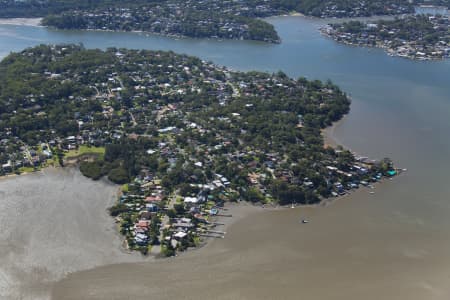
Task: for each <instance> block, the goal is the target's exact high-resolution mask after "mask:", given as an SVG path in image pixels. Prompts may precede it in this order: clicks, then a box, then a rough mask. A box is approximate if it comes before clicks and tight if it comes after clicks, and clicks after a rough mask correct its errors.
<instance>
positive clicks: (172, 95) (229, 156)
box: [0, 45, 397, 256]
mask: <svg viewBox="0 0 450 300" xmlns="http://www.w3.org/2000/svg"><path fill="white" fill-rule="evenodd" d="M349 106H350V101H349V99H348V98H347V96H346V95H345V93H343V92H342V91H341V90H340V89H339V88H338V87H337V86H335V85H333V84H332V83H331V82H325V83H324V82H320V81H317V80H315V81H308V80H306V79H304V78H299V79H292V78H289V77H288V76H286V75H285V74H284V73H282V72H278V73H275V74H268V73H261V72H247V73H243V72H235V71H231V70H229V69H227V68H224V67H220V66H217V65H214V64H213V63H211V62H206V61H202V60H200V59H198V58H195V57H191V56H187V55H178V54H175V53H173V52H162V51H146V50H141V51H138V50H126V49H115V48H111V49H108V50H106V51H101V50H87V49H84V48H83V47H82V46H80V45H58V46H46V45H41V46H37V47H34V48H29V49H26V50H24V51H22V52H20V53H13V54H10V55H9V56H8V57H6V58H5V59H4V60H3V61H2V62H0V114H1V119H0V153H1V154H0V162H1V165H0V166H1V168H0V173H1V174H10V173H20V172H21V171H23V170H24V168H26V169H37V168H40V167H42V166H45V165H46V164H49V163H50V162H52V161H53V163H54V164H61V165H63V164H64V162H65V161H67V159H68V158H73V157H75V156H77V159H78V161H80V162H81V163H80V170H81V172H82V173H83V174H84V175H85V176H88V177H90V178H93V179H99V178H101V177H103V176H107V177H108V178H109V179H110V180H111V181H113V182H115V183H118V184H122V185H123V186H122V192H123V193H122V195H121V197H120V199H119V201H118V203H117V204H116V205H115V206H113V207H111V208H110V213H111V215H112V216H114V217H115V218H116V220H117V222H118V226H119V227H120V231H121V233H122V234H124V236H125V237H126V241H127V246H128V248H129V249H135V250H140V251H142V252H143V253H147V252H148V251H149V250H151V249H152V247H154V246H158V247H160V249H161V250H160V251H161V253H162V254H164V255H168V256H170V255H174V254H175V253H176V251H182V250H184V249H186V248H188V247H193V246H195V245H198V243H199V242H200V240H201V238H202V237H205V236H211V235H217V234H219V235H220V234H222V233H221V232H220V231H216V230H213V229H212V228H213V227H214V225H215V223H214V221H213V220H212V219H211V217H213V216H215V215H218V214H219V213H220V209H221V207H222V206H223V204H224V203H225V202H229V201H240V200H244V201H250V202H259V203H267V204H279V205H293V204H314V203H318V202H320V201H321V200H322V199H326V198H329V197H334V196H338V195H342V194H345V193H348V192H350V191H351V190H352V189H356V188H358V187H360V186H369V185H370V184H371V183H372V182H376V181H379V180H381V179H382V178H383V177H385V176H388V177H390V176H394V175H395V174H396V173H397V171H396V170H395V169H394V168H393V165H392V162H391V161H390V160H389V159H383V160H382V161H373V160H369V159H367V158H363V157H355V156H354V155H353V154H352V153H351V152H349V151H346V150H342V149H333V148H326V147H324V144H323V139H322V136H321V129H323V128H325V127H327V126H329V125H331V124H332V122H335V121H337V120H339V119H341V118H342V116H343V115H344V114H346V113H347V112H348V111H349ZM222 214H223V213H222Z"/></svg>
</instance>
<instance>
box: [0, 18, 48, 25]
mask: <svg viewBox="0 0 450 300" xmlns="http://www.w3.org/2000/svg"><path fill="white" fill-rule="evenodd" d="M42 19H43V18H0V25H20V26H33V27H44V26H42V25H41V21H42Z"/></svg>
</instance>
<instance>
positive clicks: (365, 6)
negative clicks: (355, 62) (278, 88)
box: [0, 0, 448, 43]
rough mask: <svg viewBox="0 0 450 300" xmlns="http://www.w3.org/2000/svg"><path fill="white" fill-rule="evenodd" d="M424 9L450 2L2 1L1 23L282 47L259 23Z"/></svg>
mask: <svg viewBox="0 0 450 300" xmlns="http://www.w3.org/2000/svg"><path fill="white" fill-rule="evenodd" d="M420 4H433V5H445V6H448V1H445V0H429V1H424V0H411V1H410V0H362V1H346V0H327V1H319V0H287V1H286V0H283V1H282V0H271V1H266V0H238V1H218V0H202V1H196V0H187V1H181V0H163V1H151V0H138V1H130V0H122V1H112V0H99V1H89V0H78V1H74V0H43V1H36V0H25V1H15V0H0V6H1V7H2V10H1V11H0V17H2V18H18V17H43V18H44V19H43V22H42V23H43V25H46V26H52V27H55V28H58V29H91V30H115V31H145V32H150V33H156V34H163V35H169V36H186V37H193V38H219V39H245V40H257V41H264V42H269V43H279V42H280V37H279V36H278V34H277V32H276V31H275V29H274V28H273V26H272V25H271V24H269V23H267V22H266V21H264V20H262V19H260V18H264V17H269V16H275V15H282V14H289V13H292V12H299V13H302V14H305V15H308V16H314V17H321V18H331V17H333V18H335V17H337V18H343V17H367V16H373V15H400V14H406V13H413V12H414V7H415V6H416V5H420Z"/></svg>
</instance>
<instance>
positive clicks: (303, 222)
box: [300, 219, 309, 224]
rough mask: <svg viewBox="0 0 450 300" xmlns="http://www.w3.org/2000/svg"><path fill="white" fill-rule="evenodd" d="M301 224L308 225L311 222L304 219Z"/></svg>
mask: <svg viewBox="0 0 450 300" xmlns="http://www.w3.org/2000/svg"><path fill="white" fill-rule="evenodd" d="M300 222H301V223H302V224H307V223H309V221H308V220H306V219H302V220H301V221H300Z"/></svg>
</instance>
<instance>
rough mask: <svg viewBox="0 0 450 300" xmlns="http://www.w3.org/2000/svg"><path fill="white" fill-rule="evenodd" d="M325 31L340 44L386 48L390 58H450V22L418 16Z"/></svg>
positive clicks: (354, 23)
mask: <svg viewBox="0 0 450 300" xmlns="http://www.w3.org/2000/svg"><path fill="white" fill-rule="evenodd" d="M321 32H322V33H323V34H324V35H326V36H329V37H331V38H332V39H334V40H336V41H337V42H340V43H344V44H348V45H357V46H366V47H378V48H383V49H385V50H386V52H387V53H388V54H389V55H392V56H399V57H405V58H409V59H417V60H430V59H445V58H449V57H450V19H449V17H448V16H440V15H436V16H433V15H416V16H407V17H404V18H396V19H395V20H379V21H377V22H360V21H350V22H345V23H336V24H329V25H328V26H326V27H323V28H322V29H321Z"/></svg>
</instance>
